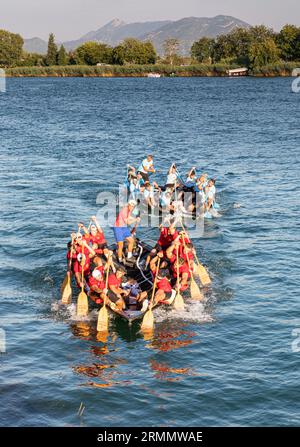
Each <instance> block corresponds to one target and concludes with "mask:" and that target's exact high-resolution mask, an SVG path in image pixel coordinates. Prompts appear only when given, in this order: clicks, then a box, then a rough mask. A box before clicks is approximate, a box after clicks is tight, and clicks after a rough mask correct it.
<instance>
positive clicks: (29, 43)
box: [23, 37, 48, 54]
mask: <svg viewBox="0 0 300 447" xmlns="http://www.w3.org/2000/svg"><path fill="white" fill-rule="evenodd" d="M47 46H48V44H47V42H45V41H44V40H43V39H40V38H39V37H33V38H32V39H24V47H23V48H24V50H25V51H28V53H39V54H46V53H47Z"/></svg>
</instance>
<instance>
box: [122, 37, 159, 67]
mask: <svg viewBox="0 0 300 447" xmlns="http://www.w3.org/2000/svg"><path fill="white" fill-rule="evenodd" d="M114 61H115V63H119V64H120V65H123V64H141V65H145V64H154V63H155V61H156V51H155V48H154V46H153V44H152V43H151V42H142V41H140V40H138V39H133V38H131V37H130V38H128V39H125V40H124V41H123V42H122V44H121V45H118V46H117V47H116V48H115V49H114ZM117 61H119V62H117Z"/></svg>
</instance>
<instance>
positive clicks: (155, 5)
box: [0, 0, 300, 40]
mask: <svg viewBox="0 0 300 447" xmlns="http://www.w3.org/2000/svg"><path fill="white" fill-rule="evenodd" d="M0 12H1V15H0V28H4V29H8V30H10V31H14V32H19V33H21V34H22V36H23V37H34V36H39V37H42V38H44V39H45V38H47V36H48V34H49V33H50V32H54V33H55V35H56V37H57V39H58V40H69V39H75V38H78V37H80V36H81V35H82V34H84V33H86V32H88V31H91V30H95V29H98V28H100V27H101V26H102V25H104V24H105V23H107V22H108V21H110V20H112V19H113V18H119V19H121V20H124V21H126V22H133V21H147V20H165V19H174V20H175V19H180V18H183V17H189V16H196V17H203V16H208V17H212V16H215V15H218V14H225V15H233V16H235V17H237V18H239V19H242V20H245V21H246V22H249V23H251V24H261V23H264V24H265V25H268V26H271V27H273V28H275V29H276V30H278V29H280V27H281V26H282V25H283V24H285V23H293V24H295V25H298V26H300V1H299V0H285V1H283V0H251V1H249V0H247V1H246V0H184V1H183V0H21V1H20V0H1V9H0Z"/></svg>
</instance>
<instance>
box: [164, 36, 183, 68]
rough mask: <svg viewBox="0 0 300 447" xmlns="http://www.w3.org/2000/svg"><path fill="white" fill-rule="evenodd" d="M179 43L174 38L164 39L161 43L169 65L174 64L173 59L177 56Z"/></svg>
mask: <svg viewBox="0 0 300 447" xmlns="http://www.w3.org/2000/svg"><path fill="white" fill-rule="evenodd" d="M179 44H180V43H179V40H178V39H174V38H170V39H166V40H165V41H164V43H163V50H164V55H165V58H166V61H167V63H169V64H170V65H174V60H175V59H176V57H178V52H179Z"/></svg>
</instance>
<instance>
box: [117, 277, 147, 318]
mask: <svg viewBox="0 0 300 447" xmlns="http://www.w3.org/2000/svg"><path fill="white" fill-rule="evenodd" d="M122 289H124V290H128V291H129V294H128V296H127V297H126V305H127V307H128V309H130V308H131V307H133V309H134V310H136V309H137V307H138V308H140V307H142V309H141V310H142V312H144V311H145V310H146V309H147V307H148V304H149V301H148V300H147V297H148V293H147V292H146V291H142V289H141V288H140V285H139V284H138V282H137V281H136V280H135V279H133V278H130V279H129V280H128V281H126V282H125V283H122ZM141 304H142V306H141Z"/></svg>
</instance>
